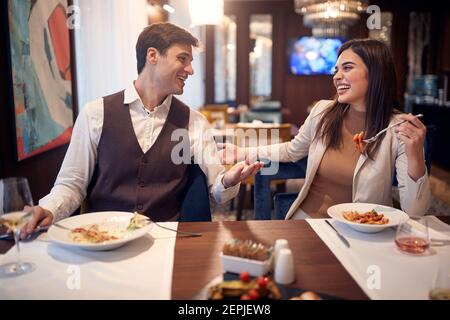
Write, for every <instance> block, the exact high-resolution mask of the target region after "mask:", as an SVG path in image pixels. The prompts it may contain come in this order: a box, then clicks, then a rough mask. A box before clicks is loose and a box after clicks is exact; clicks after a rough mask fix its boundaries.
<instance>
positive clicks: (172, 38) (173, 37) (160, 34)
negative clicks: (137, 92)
mask: <svg viewBox="0 0 450 320" xmlns="http://www.w3.org/2000/svg"><path fill="white" fill-rule="evenodd" d="M173 44H187V45H191V46H194V47H198V39H197V38H195V37H194V36H193V35H192V34H190V33H189V32H188V31H187V30H185V29H183V28H180V27H177V26H176V25H174V24H171V23H168V22H161V23H154V24H151V25H149V26H148V27H146V28H145V29H144V30H143V31H142V32H141V34H140V35H139V38H138V40H137V43H136V58H137V71H138V74H140V73H141V71H142V69H144V66H145V61H146V59H147V50H148V48H151V47H153V48H155V49H157V50H158V51H159V52H160V54H161V55H164V54H165V53H166V51H167V49H168V48H169V47H170V46H171V45H173Z"/></svg>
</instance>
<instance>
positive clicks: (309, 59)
mask: <svg viewBox="0 0 450 320" xmlns="http://www.w3.org/2000/svg"><path fill="white" fill-rule="evenodd" d="M343 43H344V41H343V40H342V39H339V38H314V37H300V38H298V39H293V40H291V42H290V45H289V51H288V54H289V71H290V73H291V74H293V75H314V74H333V72H334V66H335V64H336V61H337V54H338V50H339V47H340V46H341V45H342V44H343Z"/></svg>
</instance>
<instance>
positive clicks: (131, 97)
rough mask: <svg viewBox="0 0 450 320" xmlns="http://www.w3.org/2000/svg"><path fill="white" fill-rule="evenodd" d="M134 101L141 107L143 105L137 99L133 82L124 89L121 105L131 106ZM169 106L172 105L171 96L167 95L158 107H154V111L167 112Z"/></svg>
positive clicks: (138, 98) (139, 98) (137, 95)
mask: <svg viewBox="0 0 450 320" xmlns="http://www.w3.org/2000/svg"><path fill="white" fill-rule="evenodd" d="M136 100H139V104H140V105H141V106H144V103H143V102H142V100H141V97H139V94H138V93H137V91H136V87H135V86H134V81H133V82H131V83H130V85H129V86H128V87H126V88H125V92H124V98H123V103H124V104H131V103H133V102H135V101H136ZM171 104H172V95H171V94H169V95H168V96H167V97H166V98H165V99H164V101H163V102H162V103H161V104H160V105H158V106H156V107H155V111H156V110H158V109H165V110H169V108H170V105H171Z"/></svg>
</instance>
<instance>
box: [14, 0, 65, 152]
mask: <svg viewBox="0 0 450 320" xmlns="http://www.w3.org/2000/svg"><path fill="white" fill-rule="evenodd" d="M67 5H68V4H67V0H20V1H16V0H9V2H8V18H9V35H10V36H9V37H10V49H11V68H12V72H11V73H12V85H13V95H14V99H13V101H14V115H15V128H16V139H17V141H16V144H17V156H18V160H19V161H20V160H23V159H26V158H29V157H32V156H34V155H36V154H39V153H42V152H44V151H47V150H49V149H52V148H55V147H57V146H60V145H63V144H66V143H67V142H68V141H69V140H70V136H71V133H72V127H73V105H74V102H73V101H74V100H73V95H72V88H73V87H72V85H73V84H72V80H73V79H72V72H71V66H72V64H71V58H70V52H71V43H70V36H69V29H68V27H67V22H66V21H67Z"/></svg>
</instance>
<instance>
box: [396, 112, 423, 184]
mask: <svg viewBox="0 0 450 320" xmlns="http://www.w3.org/2000/svg"><path fill="white" fill-rule="evenodd" d="M398 118H399V119H401V120H407V121H406V122H405V123H402V124H401V125H399V126H397V127H396V128H395V132H396V133H397V136H398V138H399V139H400V140H401V141H403V142H404V143H405V153H406V157H407V158H408V175H409V176H410V177H411V179H413V180H414V181H417V179H419V178H420V177H422V176H423V175H424V174H425V172H426V170H425V158H424V154H423V146H424V142H425V136H426V132H427V128H426V127H425V126H424V124H423V123H422V122H421V121H420V120H419V119H418V118H416V117H415V116H413V115H412V114H402V115H399V117H398Z"/></svg>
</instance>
